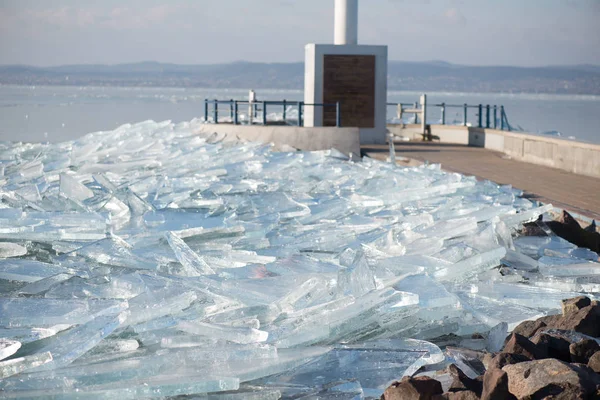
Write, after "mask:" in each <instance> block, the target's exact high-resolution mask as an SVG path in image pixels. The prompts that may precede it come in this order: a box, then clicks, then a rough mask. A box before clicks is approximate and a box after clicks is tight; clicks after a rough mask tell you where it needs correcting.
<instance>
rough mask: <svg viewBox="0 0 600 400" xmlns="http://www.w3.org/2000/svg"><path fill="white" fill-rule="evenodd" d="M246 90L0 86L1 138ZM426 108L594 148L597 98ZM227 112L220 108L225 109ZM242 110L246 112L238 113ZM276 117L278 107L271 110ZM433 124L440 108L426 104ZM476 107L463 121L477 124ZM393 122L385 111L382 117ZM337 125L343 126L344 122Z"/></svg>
mask: <svg viewBox="0 0 600 400" xmlns="http://www.w3.org/2000/svg"><path fill="white" fill-rule="evenodd" d="M256 92H257V95H258V99H259V100H283V99H286V100H302V98H303V94H302V91H300V90H267V89H263V90H260V89H257V90H256ZM247 96H248V91H247V90H245V89H244V90H236V89H232V90H225V89H180V88H118V87H107V88H101V87H60V86H56V87H50V86H37V87H31V86H11V85H8V86H0V140H18V141H30V142H38V141H51V142H58V141H64V140H72V139H75V138H77V137H80V136H82V135H84V134H86V133H89V132H95V131H105V130H111V129H115V128H116V127H118V126H120V125H122V124H125V123H130V122H138V121H143V120H148V119H152V120H155V121H163V120H172V121H174V122H180V121H189V120H191V119H193V118H200V117H203V116H204V99H205V98H210V99H214V98H217V99H236V100H243V99H247ZM418 98H419V93H417V92H389V93H388V101H389V102H408V103H413V102H415V101H418ZM428 102H429V104H436V103H441V102H445V103H446V104H463V103H468V104H492V105H493V104H497V105H504V107H505V109H506V113H507V116H508V119H509V121H510V124H511V125H512V126H513V127H516V128H519V129H522V130H524V131H527V132H531V133H538V134H552V135H558V133H560V136H562V137H564V138H572V139H575V140H580V141H587V142H593V143H600V128H599V127H600V96H585V95H581V96H566V95H565V96H562V95H534V94H514V95H511V94H495V93H439V92H438V93H428ZM223 111H225V110H223ZM240 111H242V112H243V111H245V110H240ZM272 111H273V112H280V110H275V109H274V110H272ZM428 113H429V114H428V115H429V116H428V121H429V122H431V123H438V122H439V120H440V118H441V113H440V109H439V107H434V106H431V107H428ZM475 114H476V110H474V109H469V115H468V120H469V122H471V123H473V124H476V123H477V116H476V115H475ZM394 117H395V109H394V107H388V119H392V118H394ZM462 119H463V111H462V109H448V110H447V111H446V121H447V123H452V122H454V123H462ZM342 123H343V121H342Z"/></svg>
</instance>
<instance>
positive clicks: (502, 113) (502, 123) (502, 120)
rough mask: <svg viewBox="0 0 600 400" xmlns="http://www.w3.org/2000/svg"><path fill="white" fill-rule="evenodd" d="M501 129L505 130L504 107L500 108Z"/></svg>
mask: <svg viewBox="0 0 600 400" xmlns="http://www.w3.org/2000/svg"><path fill="white" fill-rule="evenodd" d="M500 129H501V130H504V106H500Z"/></svg>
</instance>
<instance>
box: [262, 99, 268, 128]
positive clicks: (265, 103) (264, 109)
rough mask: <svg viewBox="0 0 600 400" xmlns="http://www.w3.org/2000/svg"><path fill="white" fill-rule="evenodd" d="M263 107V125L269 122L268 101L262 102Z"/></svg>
mask: <svg viewBox="0 0 600 400" xmlns="http://www.w3.org/2000/svg"><path fill="white" fill-rule="evenodd" d="M262 105H263V108H262V122H263V125H266V124H267V102H266V101H263V102H262Z"/></svg>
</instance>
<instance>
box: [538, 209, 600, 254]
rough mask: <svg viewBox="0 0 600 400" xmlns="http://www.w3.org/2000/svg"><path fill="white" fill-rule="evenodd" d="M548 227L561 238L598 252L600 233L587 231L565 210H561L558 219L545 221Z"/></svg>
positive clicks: (599, 251) (599, 248)
mask: <svg viewBox="0 0 600 400" xmlns="http://www.w3.org/2000/svg"><path fill="white" fill-rule="evenodd" d="M546 225H547V226H548V228H550V229H551V230H552V232H554V233H555V234H556V235H558V236H560V237H561V238H563V239H565V240H567V241H569V242H571V243H573V244H575V245H577V246H579V247H585V248H587V249H590V250H592V251H595V252H596V253H600V234H599V233H597V232H589V231H587V230H585V229H583V228H581V225H579V223H578V222H577V221H576V220H575V218H573V217H572V216H571V214H569V213H568V212H566V211H563V213H562V216H561V218H560V219H559V220H558V221H548V222H546Z"/></svg>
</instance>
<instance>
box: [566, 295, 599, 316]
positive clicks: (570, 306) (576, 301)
mask: <svg viewBox="0 0 600 400" xmlns="http://www.w3.org/2000/svg"><path fill="white" fill-rule="evenodd" d="M590 304H592V301H591V300H590V298H589V297H586V296H579V297H575V298H573V299H565V300H563V301H562V313H563V316H567V314H570V313H573V312H577V311H579V310H581V309H582V308H584V307H587V306H589V305H590Z"/></svg>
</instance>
